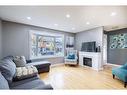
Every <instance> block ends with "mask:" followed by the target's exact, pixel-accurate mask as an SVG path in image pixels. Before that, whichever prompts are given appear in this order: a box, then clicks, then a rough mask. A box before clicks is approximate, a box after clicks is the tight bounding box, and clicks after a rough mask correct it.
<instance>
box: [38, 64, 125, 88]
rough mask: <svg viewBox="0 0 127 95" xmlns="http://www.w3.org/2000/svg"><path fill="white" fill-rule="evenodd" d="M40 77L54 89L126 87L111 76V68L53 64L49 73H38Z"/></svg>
mask: <svg viewBox="0 0 127 95" xmlns="http://www.w3.org/2000/svg"><path fill="white" fill-rule="evenodd" d="M40 77H41V79H42V80H43V81H44V82H45V83H46V84H48V83H50V84H51V85H52V86H53V88H54V89H65V90H68V89H71V90H74V89H78V90H85V89H86V90H88V89H97V90H98V89H113V90H114V89H127V88H124V86H123V82H121V81H120V80H118V79H116V78H115V79H113V78H112V73H111V68H107V67H106V68H105V69H104V70H102V71H99V72H97V71H95V70H92V69H91V68H86V67H79V66H78V67H72V66H64V65H63V66H55V67H51V70H50V72H49V73H42V74H40Z"/></svg>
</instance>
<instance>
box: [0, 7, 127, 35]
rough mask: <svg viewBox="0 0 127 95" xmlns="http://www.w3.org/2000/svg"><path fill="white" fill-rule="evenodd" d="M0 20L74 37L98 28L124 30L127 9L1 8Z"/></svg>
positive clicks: (126, 23)
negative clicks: (63, 32)
mask: <svg viewBox="0 0 127 95" xmlns="http://www.w3.org/2000/svg"><path fill="white" fill-rule="evenodd" d="M66 14H69V15H70V18H67V17H66ZM111 14H112V15H113V16H111ZM27 17H31V20H29V19H27ZM0 18H1V19H3V20H8V21H13V22H19V23H25V24H30V25H35V26H41V27H46V28H51V29H57V30H62V31H67V32H73V33H76V32H80V31H83V30H88V29H91V28H95V27H99V26H104V27H105V29H107V30H108V29H112V27H113V28H118V27H121V26H122V27H126V25H127V6H0ZM88 22H89V23H90V24H89V23H88ZM86 23H87V24H86Z"/></svg>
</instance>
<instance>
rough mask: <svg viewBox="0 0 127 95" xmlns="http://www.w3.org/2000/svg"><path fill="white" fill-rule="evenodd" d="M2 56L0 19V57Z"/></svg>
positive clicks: (0, 26) (0, 25) (0, 24)
mask: <svg viewBox="0 0 127 95" xmlns="http://www.w3.org/2000/svg"><path fill="white" fill-rule="evenodd" d="M1 58H2V23H1V20H0V59H1Z"/></svg>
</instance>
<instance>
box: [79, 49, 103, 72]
mask: <svg viewBox="0 0 127 95" xmlns="http://www.w3.org/2000/svg"><path fill="white" fill-rule="evenodd" d="M84 58H90V59H92V66H91V68H92V69H94V70H97V71H99V70H102V69H103V68H102V56H101V52H81V51H80V52H79V65H80V66H86V65H84V64H83V60H84Z"/></svg>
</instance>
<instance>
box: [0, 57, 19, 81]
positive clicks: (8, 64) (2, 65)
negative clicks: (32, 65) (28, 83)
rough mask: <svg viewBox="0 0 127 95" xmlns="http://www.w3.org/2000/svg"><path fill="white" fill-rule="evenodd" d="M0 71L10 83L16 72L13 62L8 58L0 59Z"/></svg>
mask: <svg viewBox="0 0 127 95" xmlns="http://www.w3.org/2000/svg"><path fill="white" fill-rule="evenodd" d="M0 71H1V73H2V75H3V76H4V77H5V79H6V80H7V81H8V82H9V83H11V82H12V79H13V77H14V75H15V73H16V66H15V63H14V62H13V61H12V60H11V59H8V58H5V59H2V60H1V61H0Z"/></svg>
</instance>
